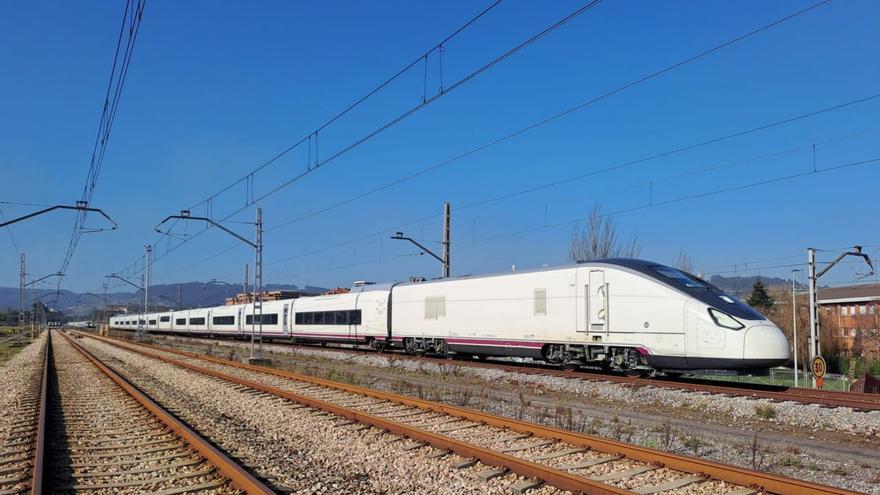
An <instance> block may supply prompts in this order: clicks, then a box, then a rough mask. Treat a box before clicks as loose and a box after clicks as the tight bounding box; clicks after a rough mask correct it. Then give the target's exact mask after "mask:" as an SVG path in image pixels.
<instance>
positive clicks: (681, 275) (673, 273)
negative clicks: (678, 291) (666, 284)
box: [652, 266, 706, 289]
mask: <svg viewBox="0 0 880 495" xmlns="http://www.w3.org/2000/svg"><path fill="white" fill-rule="evenodd" d="M652 268H653V269H654V271H655V272H657V273H659V274H660V275H663V276H664V277H666V278H668V279H672V280H675V281H676V282H678V283H680V284H681V285H683V286H685V287H690V288H692V289H694V288H698V287H706V283H705V282H702V281H699V280H698V279H697V278H696V277H692V276H690V275H688V274H687V273H685V272H683V271H681V270H676V269H675V268H670V267H668V266H654V267H652Z"/></svg>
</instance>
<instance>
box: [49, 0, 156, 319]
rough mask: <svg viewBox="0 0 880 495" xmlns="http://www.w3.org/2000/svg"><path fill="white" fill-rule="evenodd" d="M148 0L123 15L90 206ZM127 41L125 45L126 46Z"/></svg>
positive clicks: (93, 164) (83, 215)
mask: <svg viewBox="0 0 880 495" xmlns="http://www.w3.org/2000/svg"><path fill="white" fill-rule="evenodd" d="M145 7H146V0H126V2H125V8H124V11H123V15H122V22H121V23H120V26H119V34H118V36H117V40H116V50H115V53H114V55H113V62H112V64H111V68H110V80H109V81H108V83H107V91H106V93H105V96H104V103H103V107H102V111H101V118H100V120H99V122H98V129H97V132H96V135H95V142H94V145H93V147H92V154H91V159H90V161H89V169H88V173H87V174H86V180H85V184H84V185H83V191H82V196H81V199H80V201H81V202H82V203H83V204H84V205H86V206H88V205H90V204H91V202H92V199H93V197H94V194H95V189H96V187H97V184H98V177H99V176H100V173H101V167H102V166H103V164H104V157H105V156H106V151H107V147H108V144H109V141H110V133H111V131H112V129H113V123H114V122H115V119H116V114H117V111H118V109H119V102H120V101H121V99H122V92H123V88H124V87H125V81H126V78H127V76H128V69H129V66H130V64H131V59H132V55H133V54H134V47H135V43H136V41H137V37H138V33H139V32H140V25H141V21H142V19H143V13H144V8H145ZM123 40H124V41H125V42H124V47H123ZM87 218H88V211H85V210H80V211H78V212H77V216H76V220H75V222H74V225H73V231H72V232H71V235H70V241H69V242H68V245H67V250H66V252H65V254H64V260H63V261H62V263H61V269H60V270H59V273H66V272H67V268H68V266H69V265H70V262H71V261H72V260H73V256H74V253H75V252H76V248H77V246H78V245H79V241H80V237H81V236H82V233H83V229H84V227H85V222H86V219H87ZM61 283H62V279H59V280H58V283H57V286H56V298H55V303H56V304H57V302H58V295H59V294H60V291H61Z"/></svg>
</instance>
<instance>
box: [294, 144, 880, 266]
mask: <svg viewBox="0 0 880 495" xmlns="http://www.w3.org/2000/svg"><path fill="white" fill-rule="evenodd" d="M870 164H880V157H875V158H871V159H867V160H859V161H853V162H846V163H842V164H838V165H834V166H830V167H826V168H821V169H816V170H815V171H814V170H812V169H811V170H809V171H807V172H801V173H796V174H788V175H784V176H780V177H774V178H770V179H763V180H759V181H753V182H750V183H748V184H739V185H736V186H730V187H725V188H719V189H715V190H712V191H704V192H700V193H694V194H690V195H685V196H681V197H677V198H673V199H670V200H666V201H661V202H655V203H653V204H643V205H638V206H634V207H629V208H623V209H619V210H615V211H610V212H605V213H601V214H600V215H601V216H602V217H610V216H617V215H622V214H625V213H632V212H636V211H640V210H647V209H652V208H657V207H661V206H667V205H672V204H676V203H681V202H685V201H692V200H695V199H700V198H705V197H708V196H713V195H718V194H724V193H728V192H733V191H738V190H743V189H748V188H752V187H757V186H760V185H766V184H772V183H778V182H784V181H788V180H794V179H796V178H801V177H807V176H813V175H821V174H825V173H830V172H836V171H840V170H844V169H849V168H853V167H859V166H865V165H870ZM583 221H584V219H583V218H575V219H570V220H565V221H560V222H555V223H552V224H545V225H542V226H539V227H534V228H528V229H522V230H517V231H514V232H508V233H503V234H497V235H493V236H489V237H484V238H481V239H477V240H474V241H465V242H461V243H457V244H455V245H454V246H455V247H457V248H459V249H461V248H465V247H468V246H473V245H474V244H481V243H485V242H491V241H496V240H500V239H505V238H510V237H515V236H520V235H525V234H529V233H534V232H539V231H547V230H551V229H555V228H559V227H563V226H570V225H573V224H576V223H580V222H583ZM792 257H793V256H792ZM786 258H788V257H779V258H778V259H786ZM393 259H395V258H393V257H392V258H387V259H379V260H370V261H366V262H361V263H356V264H352V265H350V267H354V266H360V265H365V264H375V263H383V262H387V261H390V260H393ZM772 259H773V258H771V260H772ZM779 266H783V267H791V266H802V263H798V264H786V265H779ZM343 267H345V266H336V267H331V268H332V269H333V270H335V269H339V268H343ZM761 268H765V269H770V268H774V267H755V268H754V269H755V270H759V269H761ZM739 271H740V272H742V271H744V270H739ZM315 272H316V270H309V271H307V272H305V273H315ZM717 273H724V272H713V273H709V274H717ZM295 275H300V274H295Z"/></svg>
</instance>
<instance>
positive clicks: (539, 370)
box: [175, 336, 880, 411]
mask: <svg viewBox="0 0 880 495" xmlns="http://www.w3.org/2000/svg"><path fill="white" fill-rule="evenodd" d="M175 337H180V336H175ZM186 338H188V339H194V340H205V341H213V340H212V339H204V338H201V337H192V336H186ZM320 349H321V350H324V351H332V352H340V353H346V354H358V355H360V354H365V355H372V354H375V351H371V350H363V349H350V348H342V347H321V348H320ZM394 356H395V358H397V359H400V360H415V361H428V362H434V363H436V362H438V361H441V362H443V361H446V358H443V357H430V356H409V355H398V354H394ZM455 362H456V363H457V364H460V365H461V366H467V367H472V368H483V369H501V370H505V371H510V372H516V373H524V374H530V375H546V376H553V377H559V378H566V379H577V380H587V381H593V382H609V383H617V384H621V385H625V386H630V387H641V386H649V387H660V388H668V389H675V390H685V391H689V392H699V393H709V394H719V395H727V396H740V397H754V398H756V399H768V400H771V401H774V402H785V401H788V402H797V403H802V404H818V405H820V406H823V407H848V408H851V409H853V410H856V411H880V395H878V394H863V393H857V392H841V391H834V390H819V389H810V388H798V387H781V386H773V385H751V384H745V383H732V382H731V383H723V382H719V381H717V380H701V379H691V378H663V377H660V378H642V377H633V376H625V375H620V374H609V373H602V372H599V371H594V370H589V369H580V370H575V371H564V370H561V369H559V368H557V367H551V366H549V365H543V364H540V363H506V362H502V361H473V360H469V359H458V360H456V361H455Z"/></svg>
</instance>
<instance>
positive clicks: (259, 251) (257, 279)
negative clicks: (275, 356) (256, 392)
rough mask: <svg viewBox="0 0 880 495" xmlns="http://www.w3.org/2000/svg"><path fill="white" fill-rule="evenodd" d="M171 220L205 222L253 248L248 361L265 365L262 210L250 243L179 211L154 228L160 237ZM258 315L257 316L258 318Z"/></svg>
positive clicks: (232, 233)
mask: <svg viewBox="0 0 880 495" xmlns="http://www.w3.org/2000/svg"><path fill="white" fill-rule="evenodd" d="M172 219H178V220H199V221H202V222H207V223H208V224H210V225H213V226H214V227H217V228H218V229H220V230H222V231H223V232H226V233H227V234H229V235H231V236H232V237H235V238H236V239H238V240H240V241H241V242H243V243H245V244H247V245H248V246H251V247H252V248H254V251H255V255H254V290H255V292H256V294H255V297H254V306H253V311H252V313H251V356H250V358H249V359H248V360H249V362H250V363H251V364H265V363H266V362H267V361H268V360H265V359H263V305H262V294H261V292H262V290H263V209H262V208H257V221H256V222H255V225H256V230H257V234H256V239H255V240H254V241H255V242H251V241H250V240H248V239H246V238H244V237H242V236H240V235H238V234H236V233H235V232H233V231H231V230H229V229H227V228H226V227H224V226H223V225H221V224H220V223H218V222H215V221H214V220H213V219H211V218H209V217H196V216H193V215H192V214H191V213H190V211H189V210H180V214H179V215H168V216H167V217H166V218H165V220H162V221H161V222H159V225H157V226H156V228H155V230H156V232H158V233H160V234H162V235H169V233H168V232H163V231H162V229H161V228H160V227H162V225H164V224H165V223H166V222H168V221H169V220H172ZM258 315H259V316H258ZM256 325H259V326H260V329H259V334H260V345H259V350H258V352H259V355H255V349H254V347H255V343H256V328H255V327H256Z"/></svg>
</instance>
